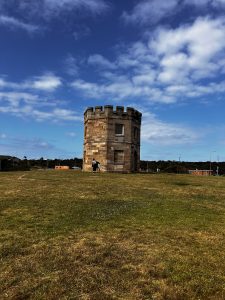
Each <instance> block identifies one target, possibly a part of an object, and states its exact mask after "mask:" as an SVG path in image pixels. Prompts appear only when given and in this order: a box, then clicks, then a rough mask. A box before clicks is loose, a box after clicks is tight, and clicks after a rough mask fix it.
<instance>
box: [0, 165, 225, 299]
mask: <svg viewBox="0 0 225 300" xmlns="http://www.w3.org/2000/svg"><path fill="white" fill-rule="evenodd" d="M0 191H1V194H0V213H1V218H0V230H1V235H0V265H1V270H0V295H1V296H0V299H1V300H2V299H81V300H86V299H87V300H88V299H93V300H94V299H96V300H97V299H102V300H107V299H132V300H133V299H157V300H158V299H182V300H183V299H204V300H205V299H225V178H224V177H213V176H212V177H195V176H191V175H179V174H178V175H175V174H174V175H167V174H154V175H151V174H129V175H127V174H92V173H82V172H79V171H78V172H77V171H47V170H46V171H31V172H10V173H0Z"/></svg>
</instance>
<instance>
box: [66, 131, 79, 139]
mask: <svg viewBox="0 0 225 300" xmlns="http://www.w3.org/2000/svg"><path fill="white" fill-rule="evenodd" d="M66 135H67V136H69V137H72V138H73V137H75V136H76V135H77V134H76V132H67V133H66Z"/></svg>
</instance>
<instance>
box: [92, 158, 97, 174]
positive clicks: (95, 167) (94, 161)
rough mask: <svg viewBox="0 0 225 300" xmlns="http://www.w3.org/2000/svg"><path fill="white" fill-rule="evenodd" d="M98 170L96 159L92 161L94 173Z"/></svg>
mask: <svg viewBox="0 0 225 300" xmlns="http://www.w3.org/2000/svg"><path fill="white" fill-rule="evenodd" d="M96 169H97V161H96V160H95V158H93V159H92V172H96Z"/></svg>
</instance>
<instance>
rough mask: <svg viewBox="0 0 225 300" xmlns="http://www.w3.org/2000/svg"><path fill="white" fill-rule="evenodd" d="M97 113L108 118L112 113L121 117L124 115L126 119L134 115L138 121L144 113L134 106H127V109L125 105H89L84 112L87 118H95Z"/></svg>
mask: <svg viewBox="0 0 225 300" xmlns="http://www.w3.org/2000/svg"><path fill="white" fill-rule="evenodd" d="M96 115H98V117H101V118H107V117H109V116H110V115H113V116H115V117H116V116H118V117H119V118H121V115H122V117H123V118H124V119H126V118H130V117H132V118H134V119H137V121H138V122H139V121H140V120H141V117H142V114H141V113H140V112H139V111H137V110H135V109H134V108H132V107H127V109H126V110H125V107H124V106H116V108H115V109H114V107H113V105H105V106H104V107H103V106H95V107H88V108H87V109H86V111H85V112H84V118H85V119H92V118H95V117H96Z"/></svg>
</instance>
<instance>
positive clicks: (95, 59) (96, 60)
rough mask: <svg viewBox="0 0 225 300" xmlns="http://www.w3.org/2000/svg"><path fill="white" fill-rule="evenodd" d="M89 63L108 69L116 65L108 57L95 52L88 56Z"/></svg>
mask: <svg viewBox="0 0 225 300" xmlns="http://www.w3.org/2000/svg"><path fill="white" fill-rule="evenodd" d="M88 63H89V64H90V65H96V66H98V67H100V68H103V69H104V68H106V69H112V70H113V69H115V68H116V66H115V65H114V64H113V63H112V62H110V61H109V60H108V59H106V58H105V57H104V56H102V55H100V54H94V55H90V56H89V58H88Z"/></svg>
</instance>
